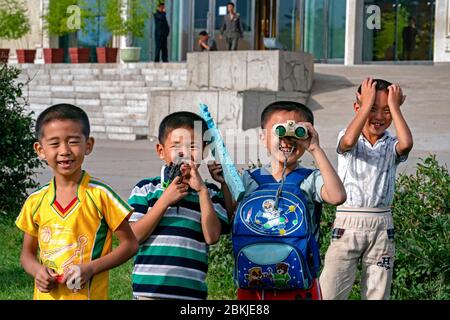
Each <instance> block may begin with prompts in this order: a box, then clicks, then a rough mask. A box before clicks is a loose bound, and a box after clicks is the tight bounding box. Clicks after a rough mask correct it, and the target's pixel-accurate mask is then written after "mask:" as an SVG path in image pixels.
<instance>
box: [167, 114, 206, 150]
mask: <svg viewBox="0 0 450 320" xmlns="http://www.w3.org/2000/svg"><path fill="white" fill-rule="evenodd" d="M196 122H201V123H202V141H203V135H204V134H205V132H206V131H208V125H207V124H206V122H205V120H204V119H203V118H202V117H200V116H199V115H198V114H195V113H192V112H186V111H181V112H175V113H172V114H170V115H168V116H167V117H165V118H164V120H163V121H162V122H161V124H160V125H159V135H158V139H159V143H160V144H164V143H165V142H166V139H167V136H168V135H169V133H170V132H172V131H173V130H176V129H179V128H189V129H192V130H194V129H195V123H196Z"/></svg>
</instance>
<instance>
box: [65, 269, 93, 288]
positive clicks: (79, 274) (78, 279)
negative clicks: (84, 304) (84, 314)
mask: <svg viewBox="0 0 450 320" xmlns="http://www.w3.org/2000/svg"><path fill="white" fill-rule="evenodd" d="M93 275H94V270H93V269H92V267H91V265H90V264H80V265H73V266H71V267H69V269H68V271H67V272H65V273H64V278H65V279H66V286H67V288H69V289H70V290H72V291H73V292H78V291H80V290H82V289H84V286H85V285H86V284H87V283H88V282H89V280H91V278H92V276H93Z"/></svg>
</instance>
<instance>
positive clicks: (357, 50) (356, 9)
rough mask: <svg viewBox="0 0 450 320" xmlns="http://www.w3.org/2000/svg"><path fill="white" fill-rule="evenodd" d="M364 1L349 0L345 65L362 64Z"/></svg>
mask: <svg viewBox="0 0 450 320" xmlns="http://www.w3.org/2000/svg"><path fill="white" fill-rule="evenodd" d="M363 31H364V0H347V19H346V26H345V59H344V62H345V65H354V64H360V63H362V49H363V48H362V46H363Z"/></svg>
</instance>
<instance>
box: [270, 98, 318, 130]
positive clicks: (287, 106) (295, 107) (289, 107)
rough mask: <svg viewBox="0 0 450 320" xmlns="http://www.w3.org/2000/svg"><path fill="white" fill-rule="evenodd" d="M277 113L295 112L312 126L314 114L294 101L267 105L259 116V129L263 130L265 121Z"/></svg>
mask: <svg viewBox="0 0 450 320" xmlns="http://www.w3.org/2000/svg"><path fill="white" fill-rule="evenodd" d="M279 111H286V112H291V111H295V112H298V113H299V114H301V115H302V116H303V117H305V119H306V121H307V122H309V123H311V124H312V125H314V114H313V113H312V111H311V109H309V108H308V107H307V106H305V105H304V104H302V103H299V102H294V101H277V102H274V103H272V104H270V105H268V106H267V107H266V108H265V109H264V111H263V113H262V115H261V127H262V128H263V129H265V127H266V124H267V121H269V118H270V117H271V116H272V115H273V114H274V113H275V112H279Z"/></svg>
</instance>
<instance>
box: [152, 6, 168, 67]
mask: <svg viewBox="0 0 450 320" xmlns="http://www.w3.org/2000/svg"><path fill="white" fill-rule="evenodd" d="M154 19H155V44H156V46H155V62H159V61H160V58H161V54H162V61H163V62H169V52H168V49H167V37H168V36H169V33H170V27H169V23H168V22H167V17H166V6H165V4H164V3H160V4H159V6H158V9H157V10H156V12H155V13H154Z"/></svg>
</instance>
